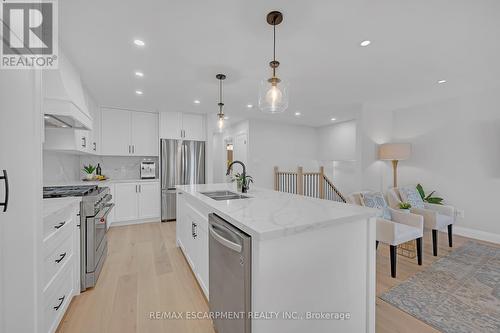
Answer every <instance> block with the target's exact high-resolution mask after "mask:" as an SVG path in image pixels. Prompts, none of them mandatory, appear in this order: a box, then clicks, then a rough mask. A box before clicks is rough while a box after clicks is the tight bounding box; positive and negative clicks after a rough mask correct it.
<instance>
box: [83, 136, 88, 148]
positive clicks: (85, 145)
mask: <svg viewBox="0 0 500 333" xmlns="http://www.w3.org/2000/svg"><path fill="white" fill-rule="evenodd" d="M82 147H83V148H86V147H87V138H86V137H82Z"/></svg>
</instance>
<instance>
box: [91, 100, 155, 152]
mask: <svg viewBox="0 0 500 333" xmlns="http://www.w3.org/2000/svg"><path fill="white" fill-rule="evenodd" d="M100 125H101V154H102V155H110V156H158V141H159V140H158V114H156V113H149V112H138V111H128V110H121V109H110V108H102V110H101V124H100Z"/></svg>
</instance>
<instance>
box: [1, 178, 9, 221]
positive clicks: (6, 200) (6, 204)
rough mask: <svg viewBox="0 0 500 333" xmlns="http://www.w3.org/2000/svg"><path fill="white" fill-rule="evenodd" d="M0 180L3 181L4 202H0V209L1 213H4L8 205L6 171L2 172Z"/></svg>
mask: <svg viewBox="0 0 500 333" xmlns="http://www.w3.org/2000/svg"><path fill="white" fill-rule="evenodd" d="M0 179H3V180H4V181H5V201H4V202H0V207H2V206H3V212H4V213H5V212H6V211H7V206H8V205H9V178H8V177H7V170H3V176H0Z"/></svg>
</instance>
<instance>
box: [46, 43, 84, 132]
mask: <svg viewBox="0 0 500 333" xmlns="http://www.w3.org/2000/svg"><path fill="white" fill-rule="evenodd" d="M42 78H43V88H44V99H43V113H44V115H45V125H46V126H47V127H63V128H64V127H70V128H75V129H84V130H91V129H92V117H91V116H90V114H89V111H88V107H87V101H86V98H85V93H84V91H83V87H82V83H81V80H80V75H79V74H78V72H77V71H76V69H75V67H74V66H73V65H72V64H71V62H70V61H69V60H68V58H66V57H65V56H64V54H62V52H60V54H59V69H57V70H47V71H43V73H42Z"/></svg>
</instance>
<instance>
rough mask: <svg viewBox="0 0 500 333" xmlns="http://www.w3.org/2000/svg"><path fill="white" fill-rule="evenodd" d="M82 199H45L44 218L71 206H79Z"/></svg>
mask: <svg viewBox="0 0 500 333" xmlns="http://www.w3.org/2000/svg"><path fill="white" fill-rule="evenodd" d="M80 201H82V198H78V197H64V198H47V199H43V214H42V215H43V218H46V217H47V216H49V215H52V214H54V213H56V212H57V211H59V210H61V209H63V208H65V207H68V206H69V205H79V204H80Z"/></svg>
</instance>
